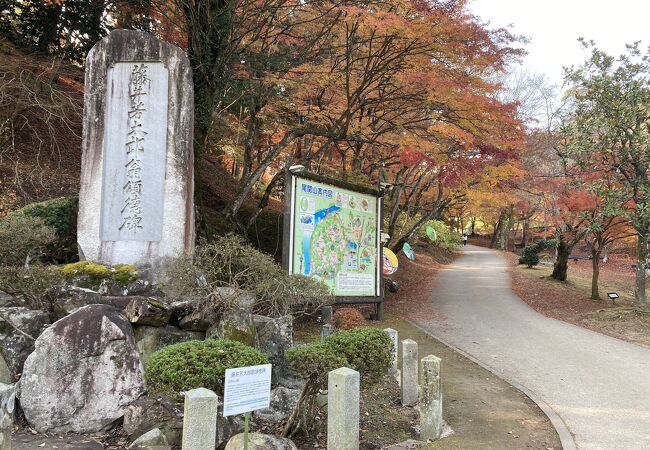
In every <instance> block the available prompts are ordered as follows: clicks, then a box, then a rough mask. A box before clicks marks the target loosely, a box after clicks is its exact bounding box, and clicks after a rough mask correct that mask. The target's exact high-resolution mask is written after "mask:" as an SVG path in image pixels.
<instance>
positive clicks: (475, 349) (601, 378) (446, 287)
mask: <svg viewBox="0 0 650 450" xmlns="http://www.w3.org/2000/svg"><path fill="white" fill-rule="evenodd" d="M431 306H432V308H433V310H434V312H435V314H422V316H421V317H417V316H414V317H412V319H413V321H414V322H415V323H416V324H418V325H419V326H420V327H421V328H423V329H424V330H425V331H427V332H429V333H430V334H432V335H433V336H435V337H437V338H439V339H441V340H443V341H445V342H447V343H449V344H450V345H451V346H453V347H456V348H458V349H460V350H461V351H463V352H464V353H466V354H468V355H470V356H471V357H472V358H474V359H475V360H476V361H478V362H480V363H481V364H483V365H485V366H486V367H488V368H490V369H491V370H492V371H493V372H495V373H496V374H498V375H500V376H502V377H503V378H505V379H506V380H511V381H512V382H514V383H515V385H519V386H521V387H522V389H523V390H524V392H527V393H529V394H530V395H531V397H532V398H533V400H535V399H536V398H537V399H539V400H540V401H541V402H543V403H546V404H547V405H548V406H550V407H551V408H552V409H553V410H554V411H555V412H556V413H557V414H558V415H559V416H560V417H561V418H562V420H563V421H564V423H565V424H566V426H567V427H568V429H569V430H570V431H571V433H572V434H573V435H574V438H575V443H576V445H577V447H578V448H579V449H590V450H591V449H599V450H610V449H611V450H628V449H629V450H636V449H639V450H640V449H650V349H647V348H643V347H639V346H637V345H634V344H630V343H627V342H624V341H621V340H618V339H615V338H611V337H609V336H605V335H602V334H599V333H595V332H593V331H590V330H586V329H584V328H580V327H577V326H574V325H571V324H569V323H565V322H562V321H559V320H555V319H550V318H547V317H545V316H543V315H541V314H539V313H537V312H536V311H534V310H533V309H532V308H530V307H529V306H528V305H526V304H525V303H524V302H523V301H522V300H521V299H520V298H519V297H517V296H516V295H515V294H514V293H513V292H512V290H511V288H510V277H509V275H508V273H507V262H506V261H505V260H504V259H503V258H502V257H501V256H500V255H499V254H498V253H497V252H495V251H492V250H488V249H485V248H482V247H475V246H471V245H470V246H467V247H465V248H464V254H463V256H461V257H460V258H459V259H457V260H456V261H455V262H454V263H453V264H452V265H450V266H447V268H445V269H443V270H441V271H440V273H439V274H438V279H437V283H436V289H435V290H434V292H433V299H432V304H431Z"/></svg>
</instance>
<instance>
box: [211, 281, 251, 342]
mask: <svg viewBox="0 0 650 450" xmlns="http://www.w3.org/2000/svg"><path fill="white" fill-rule="evenodd" d="M222 289H223V293H222V294H221V295H222V296H223V298H224V300H225V302H226V309H225V311H224V313H223V316H222V317H221V319H220V320H219V322H218V323H217V324H216V325H215V326H213V327H211V328H210V329H209V330H208V331H207V332H206V337H207V338H208V339H230V340H232V341H238V342H241V343H243V344H246V345H249V346H251V347H257V346H258V340H257V332H256V331H255V324H254V323H253V315H252V314H251V311H252V309H253V305H254V304H255V296H254V295H253V294H251V293H249V292H246V291H240V290H235V289H232V288H222Z"/></svg>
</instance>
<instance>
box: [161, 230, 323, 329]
mask: <svg viewBox="0 0 650 450" xmlns="http://www.w3.org/2000/svg"><path fill="white" fill-rule="evenodd" d="M163 279H164V282H163V290H164V292H165V294H166V295H167V296H168V297H172V298H179V297H185V296H193V297H198V298H202V299H204V300H205V301H206V302H210V303H211V304H212V305H213V307H214V305H216V306H220V302H223V298H222V297H221V296H220V295H218V288H221V287H233V288H236V289H242V290H246V291H250V292H252V293H253V294H254V295H255V298H256V303H255V306H254V312H256V313H259V314H263V315H267V316H274V317H279V316H283V315H286V314H298V313H301V312H304V311H306V310H307V311H310V310H315V309H317V308H319V307H320V306H322V305H323V304H325V303H329V302H330V301H331V299H332V297H331V295H330V293H329V289H328V288H327V286H325V285H324V284H323V283H321V282H319V281H316V280H314V279H311V278H307V277H303V276H300V275H289V274H288V273H286V272H285V271H284V270H283V269H282V267H280V266H279V265H278V264H276V263H275V261H274V260H273V258H271V257H270V256H269V255H267V254H265V253H262V252H260V251H258V250H256V249H255V248H253V247H252V246H251V245H249V244H248V243H246V241H244V239H242V238H241V237H239V236H233V235H229V236H223V237H219V238H216V239H215V240H214V241H211V242H210V243H208V244H204V245H201V246H199V247H197V249H196V251H195V253H194V257H193V258H191V257H189V256H186V257H181V258H178V259H176V260H174V261H173V262H172V263H171V264H169V265H168V266H167V267H166V269H165V273H164V276H163ZM223 307H227V305H223Z"/></svg>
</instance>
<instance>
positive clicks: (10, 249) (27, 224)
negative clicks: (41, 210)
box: [0, 215, 56, 266]
mask: <svg viewBox="0 0 650 450" xmlns="http://www.w3.org/2000/svg"><path fill="white" fill-rule="evenodd" d="M55 239H56V233H55V231H54V229H53V228H51V227H48V226H47V225H45V222H43V220H42V219H39V218H37V217H27V216H21V215H12V216H10V217H9V218H7V219H5V220H2V221H0V266H22V265H23V264H25V261H26V259H27V257H28V256H29V257H30V259H32V260H34V259H40V257H41V256H42V255H43V249H44V248H45V247H46V246H47V245H48V244H51V243H52V242H54V240H55Z"/></svg>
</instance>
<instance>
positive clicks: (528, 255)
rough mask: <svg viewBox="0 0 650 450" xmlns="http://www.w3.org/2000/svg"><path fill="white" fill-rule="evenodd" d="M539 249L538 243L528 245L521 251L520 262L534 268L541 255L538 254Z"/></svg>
mask: <svg viewBox="0 0 650 450" xmlns="http://www.w3.org/2000/svg"><path fill="white" fill-rule="evenodd" d="M537 252H538V249H537V246H536V245H527V246H526V247H524V249H523V250H522V251H521V257H520V258H519V264H526V266H527V267H528V268H529V269H532V268H533V266H536V265H537V264H539V255H538V254H537Z"/></svg>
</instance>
